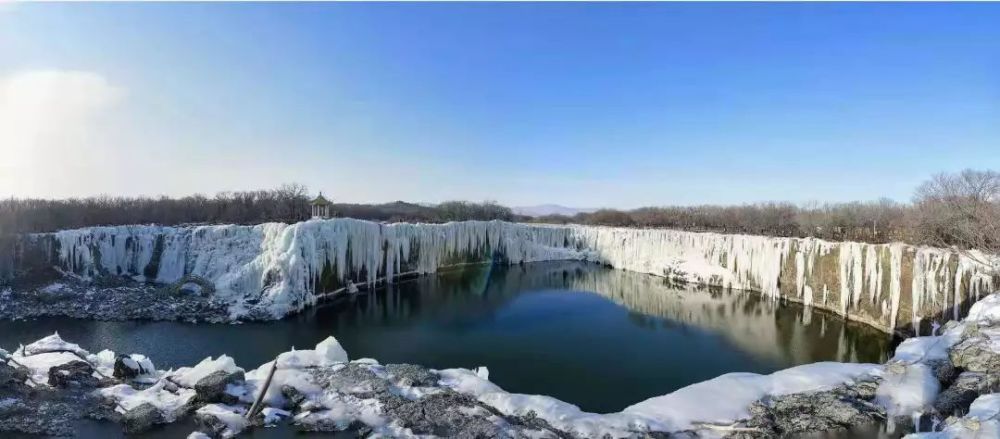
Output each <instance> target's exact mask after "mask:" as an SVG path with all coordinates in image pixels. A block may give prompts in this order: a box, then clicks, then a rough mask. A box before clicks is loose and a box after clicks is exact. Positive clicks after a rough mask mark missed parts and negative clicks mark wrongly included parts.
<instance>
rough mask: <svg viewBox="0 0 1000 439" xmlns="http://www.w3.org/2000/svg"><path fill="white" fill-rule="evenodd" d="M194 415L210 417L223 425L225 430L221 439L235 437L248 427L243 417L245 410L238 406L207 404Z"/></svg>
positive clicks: (221, 433)
mask: <svg viewBox="0 0 1000 439" xmlns="http://www.w3.org/2000/svg"><path fill="white" fill-rule="evenodd" d="M195 413H197V414H199V415H202V416H211V417H214V418H216V419H218V420H219V422H222V423H223V424H225V426H226V428H225V430H223V431H222V432H220V435H221V436H222V437H223V438H230V437H233V436H236V435H237V434H239V433H240V432H242V431H243V430H245V429H246V428H247V426H249V423H248V422H247V420H246V419H244V418H243V415H244V414H245V413H246V409H245V408H243V407H239V406H232V405H226V404H208V405H205V406H203V407H201V408H200V409H198V410H197V411H196V412H195Z"/></svg>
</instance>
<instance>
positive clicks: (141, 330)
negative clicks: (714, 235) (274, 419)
mask: <svg viewBox="0 0 1000 439" xmlns="http://www.w3.org/2000/svg"><path fill="white" fill-rule="evenodd" d="M53 331H59V333H60V334H61V335H62V336H63V338H65V339H67V340H70V341H73V342H76V343H79V344H80V345H81V346H83V347H84V348H86V349H89V350H91V351H95V352H96V351H98V350H100V349H103V348H109V349H112V350H114V351H116V352H140V353H145V354H147V355H149V356H150V357H151V358H152V359H153V361H154V363H155V364H156V365H157V367H158V368H161V369H164V368H169V367H178V366H184V365H192V364H194V363H196V362H197V361H199V360H201V359H202V358H204V357H206V356H209V355H213V356H214V355H218V354H222V353H226V354H229V355H230V356H232V357H234V358H235V359H236V361H237V363H238V364H240V365H241V366H243V367H244V368H248V369H249V368H255V367H257V366H259V365H260V364H261V363H264V362H266V361H269V360H270V359H272V358H273V357H274V356H275V355H277V354H278V353H280V352H283V351H286V350H288V349H290V348H291V347H293V346H295V347H298V348H311V347H312V346H314V345H315V344H316V343H317V342H319V341H320V340H322V339H323V338H325V337H327V336H328V335H333V336H335V337H337V339H338V340H339V341H340V342H341V343H342V344H343V345H344V347H345V348H346V349H347V352H348V354H349V355H350V356H351V358H361V357H371V358H375V359H378V360H379V361H380V362H382V363H394V362H400V363H402V362H406V363H415V364H421V365H425V366H428V367H432V368H448V367H465V368H473V367H477V366H487V367H488V368H489V370H490V379H491V380H492V381H494V382H495V383H497V384H498V385H500V386H501V387H503V388H504V389H506V390H508V391H511V392H520V393H532V394H546V395H551V396H554V397H557V398H559V399H562V400H565V401H568V402H571V403H574V404H576V405H579V406H580V407H581V408H583V409H584V410H588V411H595V412H613V411H619V410H621V409H623V408H625V407H626V406H628V405H630V404H633V403H636V402H639V401H642V400H643V399H646V398H649V397H651V396H656V395H661V394H664V393H669V392H671V391H673V390H676V389H678V388H681V387H683V386H686V385H689V384H692V383H695V382H698V381H702V380H706V379H710V378H713V377H716V376H718V375H720V374H723V373H727V372H737V371H741V372H758V373H769V372H773V371H775V370H778V369H782V368H786V367H789V366H793V365H797V364H804V363H811V362H815V361H827V360H832V361H853V362H881V361H883V360H885V358H886V353H887V351H888V350H889V347H890V346H889V343H890V341H889V339H888V338H887V336H885V335H884V334H882V333H880V332H878V331H876V330H874V329H871V328H869V327H867V326H863V325H860V324H853V323H845V322H844V321H843V320H842V319H841V318H839V317H836V316H833V315H830V314H826V313H821V312H818V311H815V310H814V311H811V312H810V311H809V310H808V309H805V308H803V307H800V306H797V305H794V304H785V305H782V304H778V303H775V302H772V301H770V300H766V299H761V298H760V297H759V296H757V295H755V294H751V293H741V292H722V291H716V292H710V291H707V290H679V289H675V288H671V287H670V286H667V285H666V284H665V283H664V281H663V279H660V278H656V277H653V276H647V275H642V274H636V273H628V272H623V271H617V270H611V269H607V268H603V267H599V266H596V265H590V264H580V263H538V264H528V265H525V266H514V267H493V268H490V267H470V268H467V269H465V270H463V271H460V272H451V273H443V274H440V275H438V276H429V277H424V278H419V279H416V280H411V281H407V282H403V283H400V284H397V285H394V286H391V287H389V288H388V289H383V290H380V291H377V292H375V293H371V294H359V295H357V296H353V297H350V298H349V299H345V300H342V301H340V302H338V303H331V304H326V305H324V306H320V307H316V308H313V309H311V310H309V311H307V312H305V313H303V314H300V315H297V316H294V317H291V318H288V319H285V320H282V321H279V322H270V323H248V324H239V325H193V324H185V323H170V322H93V321H83V320H73V319H63V318H49V319H36V320H30V321H19V322H10V321H3V322H0V346H2V347H4V348H8V349H11V348H15V347H17V345H18V343H27V342H30V341H33V340H35V339H38V338H40V337H43V336H45V335H48V334H51V333H52V332H53ZM188 431H190V430H188Z"/></svg>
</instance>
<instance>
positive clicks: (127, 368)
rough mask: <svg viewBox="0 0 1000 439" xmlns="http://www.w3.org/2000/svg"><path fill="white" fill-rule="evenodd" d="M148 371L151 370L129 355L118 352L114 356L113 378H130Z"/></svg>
mask: <svg viewBox="0 0 1000 439" xmlns="http://www.w3.org/2000/svg"><path fill="white" fill-rule="evenodd" d="M149 372H152V371H149V370H146V369H145V368H144V367H142V364H141V363H140V362H138V361H136V360H134V359H132V357H131V356H129V355H121V354H119V355H118V356H117V357H115V366H114V372H113V373H112V375H113V376H114V377H115V378H118V379H122V380H130V379H132V378H135V377H137V376H139V375H143V374H146V373H149Z"/></svg>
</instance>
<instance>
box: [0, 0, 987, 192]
mask: <svg viewBox="0 0 1000 439" xmlns="http://www.w3.org/2000/svg"><path fill="white" fill-rule="evenodd" d="M997 22H1000V5H995V4H905V5H904V4H785V3H780V4H752V5H750V4H732V3H719V4H689V3H684V4H627V5H624V4H623V5H616V4H599V3H598V4H564V3H555V4H521V3H517V4H446V3H434V4H422V5H414V4H398V3H396V4H146V3H143V4H116V3H112V4H55V3H44V4H2V5H0V197H4V198H6V197H11V196H15V197H41V198H65V197H80V196H89V195H97V194H112V195H153V196H155V195H161V194H162V195H169V196H183V195H189V194H193V193H202V194H207V195H211V194H214V193H216V192H219V191H233V190H247V189H258V188H269V187H275V186H278V185H280V184H282V183H286V182H298V183H302V184H304V185H306V186H308V187H309V189H310V191H311V192H313V193H315V192H316V191H320V190H322V191H323V192H324V193H325V194H328V195H330V196H331V197H332V198H334V199H335V200H337V201H340V202H352V203H366V202H389V201H395V200H406V201H412V202H428V203H437V202H441V201H446V200H455V199H459V200H473V201H478V200H496V201H497V202H499V203H501V204H504V205H508V206H536V205H541V204H558V205H562V206H570V207H576V208H595V207H612V208H634V207H639V206H646V205H693V204H743V203H753V202H762V201H788V202H793V203H804V202H809V201H819V202H842V201H853V200H872V199H876V198H879V197H889V198H892V199H895V200H897V201H904V202H905V201H908V200H909V199H910V196H911V194H912V192H913V189H914V188H915V187H916V186H917V185H918V184H919V183H920V182H921V181H923V180H925V179H927V178H928V177H930V176H931V175H932V174H935V173H938V172H953V171H957V170H960V169H963V168H968V167H972V168H994V169H996V168H1000V154H997V153H996V152H997V151H998V150H1000V142H998V141H997V139H1000V99H998V98H1000V74H998V72H1000V47H998V46H997V45H996V44H995V42H996V41H1000V27H997V26H996V25H995V24H996V23H997Z"/></svg>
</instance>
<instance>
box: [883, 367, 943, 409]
mask: <svg viewBox="0 0 1000 439" xmlns="http://www.w3.org/2000/svg"><path fill="white" fill-rule="evenodd" d="M940 390H941V384H940V383H939V382H938V380H937V378H936V377H935V376H934V372H933V370H931V368H930V366H927V365H926V364H922V363H916V364H910V365H903V364H890V365H889V366H888V367H887V368H886V373H885V375H884V377H883V380H882V382H881V383H879V386H878V389H877V390H876V391H875V402H876V403H877V404H879V405H881V406H882V407H885V409H886V413H888V414H889V415H890V416H911V415H914V414H919V413H923V412H925V411H928V410H930V409H931V404H933V403H934V398H936V397H937V394H938V392H939V391H940Z"/></svg>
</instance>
